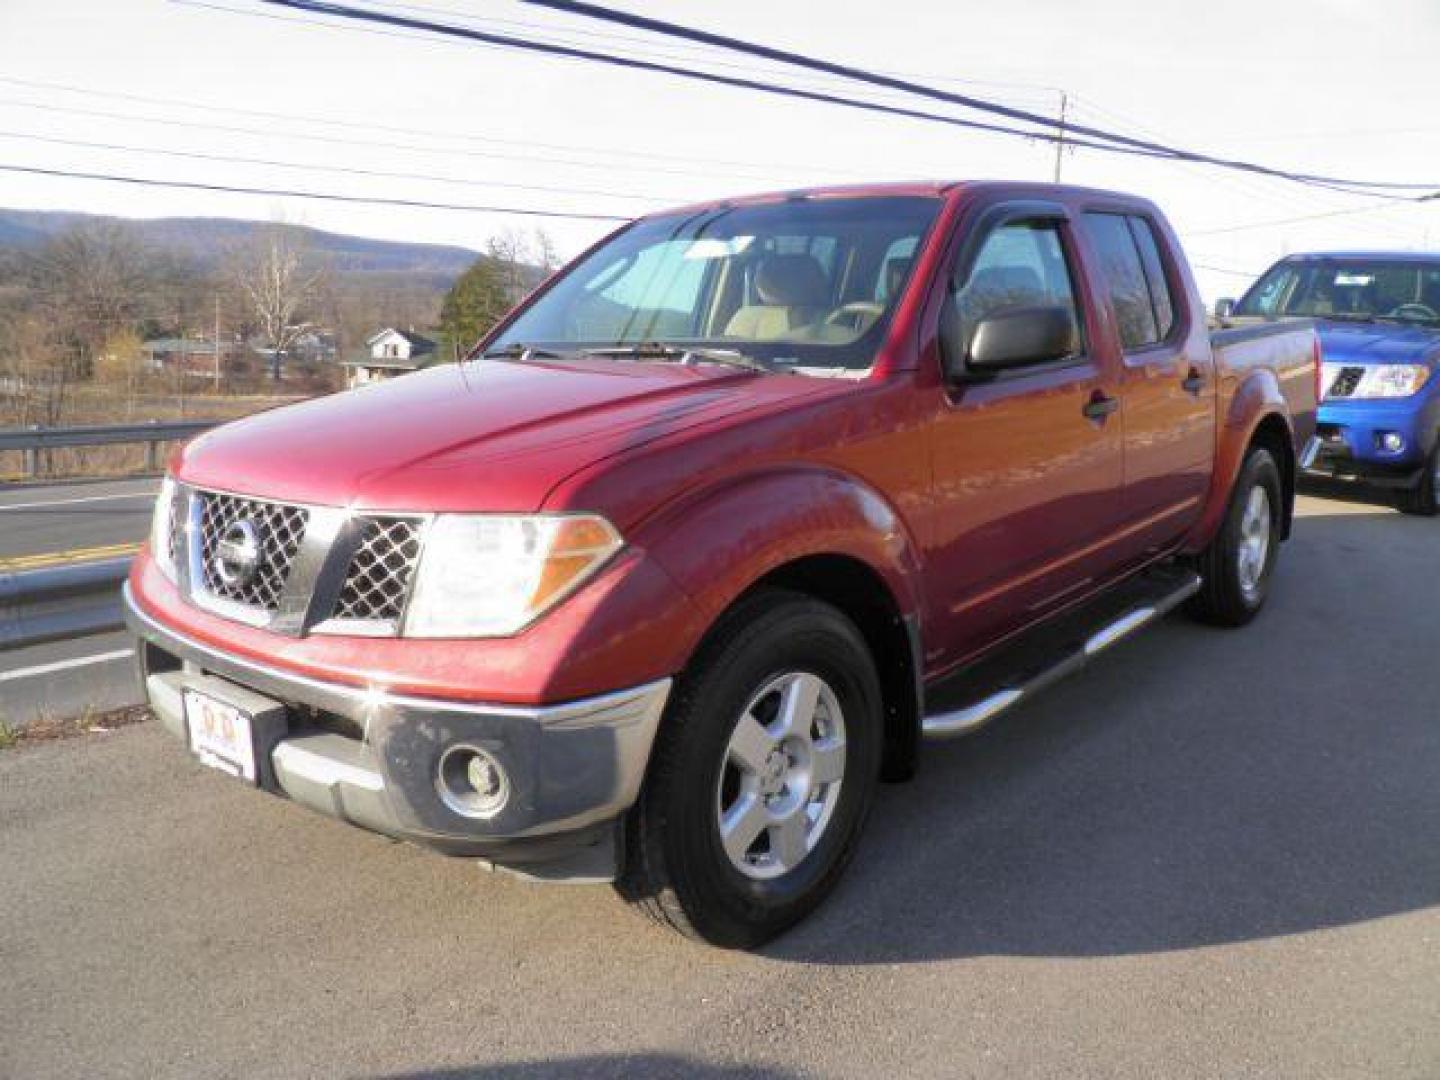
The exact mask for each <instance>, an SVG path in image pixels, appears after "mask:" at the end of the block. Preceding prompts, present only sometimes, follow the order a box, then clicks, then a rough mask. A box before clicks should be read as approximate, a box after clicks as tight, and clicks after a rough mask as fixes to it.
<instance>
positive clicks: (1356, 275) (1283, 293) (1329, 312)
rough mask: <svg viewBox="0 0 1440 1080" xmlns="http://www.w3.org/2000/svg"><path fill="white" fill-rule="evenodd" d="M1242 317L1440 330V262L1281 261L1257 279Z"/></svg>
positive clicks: (1242, 307) (1240, 311) (1243, 305)
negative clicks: (1392, 324) (1304, 317)
mask: <svg viewBox="0 0 1440 1080" xmlns="http://www.w3.org/2000/svg"><path fill="white" fill-rule="evenodd" d="M1235 313H1236V314H1237V315H1259V316H1264V317H1266V318H1274V317H1276V316H1279V315H1309V316H1313V317H1315V318H1319V319H1339V320H1357V321H1363V322H1369V321H1372V320H1375V319H1386V320H1394V321H1397V322H1409V323H1416V324H1419V325H1422V326H1432V327H1440V259H1436V260H1434V261H1433V262H1429V261H1420V260H1414V261H1408V262H1400V261H1387V260H1384V259H1346V258H1334V259H1305V260H1297V261H1295V262H1282V263H1280V264H1279V265H1278V266H1275V267H1272V268H1271V269H1270V271H1269V272H1268V273H1267V274H1266V275H1265V276H1264V277H1262V278H1261V279H1260V280H1259V281H1257V282H1256V283H1255V284H1254V285H1253V286H1252V287H1251V289H1250V291H1249V292H1247V293H1246V294H1245V298H1244V299H1243V300H1241V301H1240V305H1239V307H1237V308H1236V309H1235Z"/></svg>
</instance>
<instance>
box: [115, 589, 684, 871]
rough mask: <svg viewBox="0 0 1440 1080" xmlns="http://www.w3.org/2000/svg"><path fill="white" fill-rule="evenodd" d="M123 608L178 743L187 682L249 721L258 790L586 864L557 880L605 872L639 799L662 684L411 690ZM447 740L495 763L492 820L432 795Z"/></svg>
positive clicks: (356, 816)
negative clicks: (505, 791) (349, 676)
mask: <svg viewBox="0 0 1440 1080" xmlns="http://www.w3.org/2000/svg"><path fill="white" fill-rule="evenodd" d="M124 608H125V619H126V623H127V624H128V626H129V627H130V629H131V631H132V632H133V633H134V634H135V635H136V636H137V638H139V648H138V649H137V657H138V658H139V664H140V668H141V671H140V674H141V677H142V680H143V684H144V686H145V687H146V693H147V695H148V697H149V699H150V705H151V707H152V709H153V710H154V711H155V713H156V715H157V716H158V717H159V719H160V721H161V722H162V723H163V724H164V726H165V727H166V728H167V729H169V730H170V731H171V732H172V733H173V734H175V735H176V736H177V737H179V738H182V739H186V738H187V737H188V736H187V732H186V725H185V717H184V713H183V705H182V693H183V690H184V689H185V688H186V687H190V688H193V689H197V690H201V691H202V692H208V693H211V694H212V695H218V696H220V697H222V698H225V697H227V696H228V698H229V699H231V700H232V702H233V703H234V704H236V705H237V706H239V707H242V708H244V709H245V710H246V711H247V712H250V713H251V714H252V715H255V714H258V715H259V721H258V722H257V723H256V725H255V727H256V732H257V734H256V741H257V758H258V759H259V763H260V768H259V773H260V777H259V783H260V785H261V786H262V787H264V788H266V789H268V790H270V791H273V792H275V793H277V794H284V795H287V796H289V797H290V798H292V799H294V800H295V801H297V802H300V803H303V804H305V805H306V806H309V807H311V808H312V809H315V810H318V811H320V812H321V813H324V814H328V815H330V816H332V817H337V818H340V819H342V820H345V821H348V822H350V823H351V824H354V825H358V826H360V827H362V828H365V829H370V830H372V831H374V832H379V833H383V834H385V835H387V836H393V837H396V838H398V839H403V840H409V841H413V842H416V843H419V844H423V845H426V846H428V847H432V848H435V849H437V850H440V851H443V852H446V853H448V854H454V855H466V856H473V857H478V858H483V859H487V860H490V861H492V862H495V863H497V864H501V865H506V866H525V865H530V864H539V863H551V862H554V861H556V860H559V861H560V862H577V861H578V864H579V865H583V866H584V867H586V869H585V870H583V871H577V872H576V873H575V874H570V873H563V874H561V875H559V876H583V877H586V878H603V877H605V876H607V871H606V867H608V868H609V869H608V873H609V874H613V863H614V858H615V854H616V843H617V840H616V832H617V822H618V819H619V817H620V816H621V815H622V814H623V813H624V811H625V810H626V809H628V808H629V807H630V806H631V805H632V804H633V803H634V802H635V799H636V798H637V797H638V795H639V791H640V784H641V781H642V780H643V778H644V774H645V767H646V764H647V762H648V760H649V756H650V748H651V745H652V743H653V742H654V738H655V732H656V730H657V728H658V726H659V722H660V716H661V713H662V712H663V711H664V707H665V702H666V699H667V697H668V695H669V690H670V680H669V679H662V680H659V681H657V682H652V683H648V684H646V685H644V686H639V687H634V688H632V689H628V690H622V691H619V692H617V693H613V694H606V695H603V696H600V697H594V698H588V699H585V700H582V701H573V702H569V703H566V704H562V705H548V706H511V705H486V704H475V703H469V702H465V703H461V702H454V701H445V700H438V699H431V698H418V697H407V696H401V695H394V694H390V693H387V692H385V691H384V690H382V689H379V688H375V689H368V690H367V689H360V688H356V687H350V686H343V685H340V684H336V683H330V682H323V681H320V680H316V679H310V678H307V677H304V676H299V675H296V674H293V673H290V672H286V671H283V670H281V669H278V668H274V667H270V666H266V665H263V664H260V663H257V662H255V661H252V660H248V659H242V658H240V657H237V656H232V655H229V654H227V653H225V652H223V651H221V650H219V649H216V648H212V647H211V646H208V645H203V644H201V643H199V642H197V641H195V640H193V639H191V638H189V637H187V636H185V635H184V634H181V633H179V632H177V631H175V630H172V629H170V628H168V627H166V626H165V625H164V624H163V623H161V622H159V621H158V620H156V619H154V618H153V617H151V616H150V615H148V614H147V613H146V612H145V611H143V610H142V609H141V608H140V607H139V606H138V604H137V603H136V602H135V599H134V597H133V596H132V595H131V592H130V588H129V586H128V585H127V586H126V589H125V596H124ZM456 744H463V745H468V746H475V747H480V748H483V749H484V750H485V751H487V752H488V753H489V754H491V755H492V756H493V757H494V758H495V759H496V760H497V761H498V762H499V763H500V764H501V766H502V767H503V768H504V770H505V773H506V775H507V777H508V780H509V787H510V793H509V798H508V799H507V800H506V802H505V804H504V805H503V806H502V807H501V808H500V809H499V810H498V811H496V812H495V813H494V814H493V815H492V816H490V817H485V818H481V817H476V816H470V815H466V814H462V813H459V812H457V811H456V810H455V809H453V808H452V806H451V805H450V804H449V803H448V802H447V800H446V799H444V798H442V796H441V791H440V787H439V782H438V767H439V762H440V758H441V756H442V755H443V754H444V752H445V751H446V750H447V749H448V748H450V747H451V746H453V745H456ZM537 874H538V875H539V876H550V875H549V874H548V873H546V871H544V870H539V871H537Z"/></svg>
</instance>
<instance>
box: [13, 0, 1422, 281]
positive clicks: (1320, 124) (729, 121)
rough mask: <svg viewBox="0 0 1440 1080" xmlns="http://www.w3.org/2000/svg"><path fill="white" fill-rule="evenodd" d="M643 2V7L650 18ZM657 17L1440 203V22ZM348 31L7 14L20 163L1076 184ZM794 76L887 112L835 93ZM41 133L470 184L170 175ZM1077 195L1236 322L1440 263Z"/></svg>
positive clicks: (688, 98) (214, 18)
mask: <svg viewBox="0 0 1440 1080" xmlns="http://www.w3.org/2000/svg"><path fill="white" fill-rule="evenodd" d="M616 2H617V4H619V3H620V2H621V0H616ZM202 5H209V6H202ZM422 5H423V6H422ZM370 6H373V7H385V8H388V9H390V10H395V11H402V10H403V11H405V12H407V13H411V14H416V15H419V16H421V17H427V16H428V17H432V18H436V19H441V20H444V19H447V18H448V19H450V20H451V21H456V20H460V19H465V20H469V21H470V22H471V23H472V24H473V25H477V26H483V27H484V28H486V29H490V30H493V31H496V32H512V33H520V34H527V33H531V34H533V33H544V34H547V35H550V36H551V37H565V38H568V39H570V40H574V41H577V42H583V43H586V44H589V45H591V46H592V47H596V48H605V49H614V50H623V51H636V50H637V49H643V50H644V51H646V52H648V53H651V54H656V53H663V54H667V56H668V58H669V59H672V60H677V59H678V60H681V61H682V62H683V61H686V60H690V61H697V62H698V61H699V60H700V59H702V58H706V59H708V60H709V61H710V62H711V64H712V65H718V64H727V65H735V67H731V68H719V70H726V71H732V72H735V73H742V72H741V71H740V70H739V69H744V71H743V73H745V74H752V75H753V74H755V73H757V72H759V73H760V74H761V75H762V76H764V75H765V74H767V73H769V72H772V71H774V70H775V69H773V68H769V67H768V66H767V65H762V64H759V63H758V62H756V61H752V60H749V59H746V58H744V57H740V56H735V55H731V54H716V53H713V52H709V51H707V50H700V49H697V48H696V47H693V46H687V45H685V44H683V43H675V42H668V43H667V42H660V41H657V40H650V41H646V42H644V44H643V45H638V44H636V42H637V41H638V40H639V39H640V38H641V37H642V36H641V35H639V34H637V33H636V32H634V31H628V30H625V29H623V28H619V27H614V26H607V25H604V24H599V23H593V22H589V21H584V20H576V19H570V18H565V17H561V16H556V15H551V14H550V13H548V12H546V11H543V10H541V9H538V8H533V7H529V6H526V5H524V4H522V3H517V2H504V0H408V6H407V2H401V0H395V2H389V0H370ZM627 6H628V7H629V8H630V9H631V10H641V9H642V5H641V4H639V3H638V2H637V0H628V4H627ZM222 9H228V10H222ZM646 9H647V10H648V11H649V12H651V13H658V14H661V15H662V17H665V18H669V19H672V20H674V21H678V22H682V23H686V24H690V25H696V26H703V27H707V28H713V29H716V30H720V31H724V32H730V33H733V34H735V35H737V36H740V37H747V38H751V39H756V40H760V41H764V42H767V43H770V44H773V45H777V46H780V47H790V48H794V49H796V50H800V51H807V52H810V53H812V54H815V55H819V56H824V57H827V58H832V59H838V60H842V61H846V62H851V63H854V64H857V65H860V66H866V67H870V68H874V69H878V70H886V71H891V72H900V73H905V74H909V75H912V76H919V77H921V78H922V79H923V80H924V81H930V82H933V83H936V84H941V85H944V86H946V87H948V88H953V89H960V90H966V91H969V92H972V93H976V94H984V95H987V96H990V97H993V98H996V99H999V100H1003V101H1005V102H1007V103H1009V104H1015V105H1020V106H1024V107H1028V108H1032V109H1034V110H1036V111H1046V112H1051V113H1053V112H1054V111H1055V110H1056V108H1057V106H1058V95H1057V91H1056V90H1055V89H1051V88H1064V89H1065V90H1066V91H1068V92H1069V93H1070V94H1071V95H1072V98H1073V100H1074V102H1075V104H1076V107H1077V109H1078V113H1077V114H1076V115H1077V119H1079V120H1080V121H1082V122H1089V123H1092V124H1095V125H1097V126H1108V127H1111V128H1114V129H1119V130H1123V131H1126V132H1127V133H1130V134H1146V135H1151V136H1158V137H1162V138H1163V139H1166V140H1169V141H1171V142H1174V143H1179V144H1183V145H1185V146H1188V147H1192V148H1197V149H1202V150H1205V151H1207V152H1211V153H1219V154H1227V155H1232V156H1243V157H1246V158H1249V159H1251V160H1258V161H1263V162H1265V163H1267V164H1273V165H1278V166H1281V167H1285V168H1290V169H1296V170H1301V171H1307V172H1315V173H1330V174H1336V175H1342V176H1353V177H1361V178H1367V179H1395V180H1405V181H1416V182H1430V181H1435V182H1437V183H1440V115H1437V113H1440V2H1437V0H1245V2H1235V0H1209V2H1206V3H1203V4H1197V3H1193V2H1188V0H1068V2H1067V0H1008V2H1006V3H994V2H991V0H948V2H920V0H888V2H885V3H866V4H857V3H851V2H835V0H829V2H823V0H805V2H796V0H792V2H790V3H778V2H776V0H727V2H726V3H724V4H716V3H702V2H700V0H668V2H667V3H666V4H665V5H663V8H662V7H660V6H659V5H654V6H647V7H646ZM342 25H343V24H337V23H333V22H330V23H326V22H324V21H323V20H319V19H317V18H313V17H310V16H305V15H299V14H297V13H291V12H286V11H284V10H283V9H278V8H270V7H266V6H264V5H261V4H259V3H257V2H256V0H195V2H186V0H88V2H86V0H0V43H3V56H4V64H3V67H0V163H9V164H15V165H32V166H41V167H47V168H59V169H78V170H86V171H92V172H113V173H127V174H132V175H139V176H147V177H156V178H170V179H185V180H193V181H199V182H218V183H229V184H239V185H249V186H260V187H286V188H302V189H310V190H317V191H334V192H342V193H346V194H366V195H379V196H386V197H396V198H411V199H422V200H430V201H438V202H459V203H481V204H486V205H497V204H498V205H506V206H519V207H532V208H536V209H543V210H560V211H566V210H568V211H578V212H592V213H614V214H626V215H629V214H636V213H640V212H643V211H645V210H650V209H659V208H662V207H664V206H667V205H670V204H674V203H679V202H685V201H691V200H695V199H700V198H708V197H711V196H716V195H723V194H733V193H737V192H743V191H752V190H768V189H772V188H777V187H790V186H799V185H803V184H810V183H827V182H848V181H855V180H863V179H900V178H916V177H923V178H942V177H943V178H964V177H1003V178H1025V179H1049V178H1050V176H1051V173H1052V170H1053V161H1054V154H1053V151H1052V150H1050V149H1049V148H1045V147H1041V146H1038V145H1033V144H1030V143H1026V142H1021V141H1019V140H1016V139H1013V138H1005V137H999V136H991V135H982V134H977V133H969V132H964V131H960V130H957V129H954V128H948V127H944V126H940V125H933V124H926V123H922V122H919V121H910V120H903V119H896V118H884V117H878V116H874V115H867V114H864V113H859V112H854V111H851V110H846V109H840V108H836V107H833V106H826V105H820V104H813V103H806V102H798V101H785V100H781V99H777V98H772V97H768V96H765V95H759V94H755V93H752V92H748V91H743V90H737V89H729V88H722V87H715V86H703V85H699V84H693V83H687V82H683V81H680V80H675V79H672V78H669V77H665V76H660V75H651V74H644V73H638V72H623V71H618V70H613V69H608V68H604V67H597V66H595V65H592V64H583V63H577V62H573V61H566V60H556V59H546V58H540V57H536V56H532V55H526V54H520V53H514V52H509V51H504V50H498V49H493V48H488V47H480V46H475V45H467V44H461V43H451V42H444V41H439V40H436V39H433V38H424V37H410V36H405V35H404V34H397V33H396V32H390V31H386V32H380V33H376V32H365V31H358V30H354V29H343V28H341V26H342ZM791 80H792V81H794V82H797V83H799V82H804V83H808V84H811V85H817V84H819V83H820V82H826V83H829V84H831V85H830V88H831V89H836V90H839V91H840V92H842V93H850V94H852V95H858V96H873V95H875V94H878V93H880V91H876V90H872V89H868V88H866V87H864V86H861V85H854V86H850V85H845V84H835V83H834V80H826V79H823V78H822V77H820V76H816V75H813V74H807V73H796V74H794V75H793V76H791ZM966 80H980V82H979V83H973V82H967V81H966ZM38 84H46V85H38ZM58 87H69V88H73V89H69V90H66V89H59V88H58ZM75 90H84V91H88V93H77V92H75ZM123 95H130V96H129V97H125V96H123ZM137 96H139V97H145V98H153V99H156V101H155V102H149V101H141V100H137V99H136V98H137ZM915 103H916V104H919V105H920V107H922V108H931V107H932V106H927V105H925V104H923V102H919V101H917V102H915ZM27 105H28V106H30V107H27ZM37 105H38V106H43V108H35V107H33V106H37ZM942 108H943V107H942ZM62 110H68V111H62ZM222 110H232V111H228V112H227V111H222ZM233 110H251V111H252V114H250V115H246V114H245V113H242V112H235V111H233ZM256 112H258V113H269V114H274V115H271V116H263V115H260V116H257V115H253V113H256ZM97 113H104V114H110V115H96V114H97ZM122 114H123V116H124V117H127V118H128V119H122V118H119V117H120V116H121V115H122ZM138 117H149V118H151V119H152V121H153V120H155V119H160V120H165V121H171V123H154V122H150V123H147V122H144V121H143V120H140V119H136V118H138ZM174 121H183V122H185V124H188V125H193V126H180V125H177V124H175V123H173V122H174ZM222 129H230V130H222ZM234 129H243V130H234ZM37 136H43V137H45V138H48V139H68V140H78V141H84V142H91V143H110V144H117V145H120V144H123V145H125V146H130V147H149V148H158V149H164V150H168V151H172V152H175V151H180V152H185V153H196V154H207V155H223V156H230V157H236V156H239V157H250V158H263V159H267V160H269V161H275V162H284V163H290V164H297V165H307V166H312V167H314V166H325V167H326V168H331V169H335V168H341V169H371V170H381V171H385V172H392V173H404V174H412V175H413V174H421V173H423V174H428V175H430V176H440V177H446V178H449V179H451V180H453V181H456V182H439V181H436V180H422V179H393V178H383V177H367V176H356V175H348V174H340V173H334V172H324V171H316V170H314V169H313V168H312V169H295V168H281V167H277V166H273V165H245V164H233V163H224V162H216V161H206V160H194V159H184V158H177V157H164V156H157V155H153V154H141V153H134V152H130V151H126V150H115V149H100V148H95V147H77V146H66V145H60V144H57V143H53V142H50V143H47V142H41V141H37V140H36V138H35V137H37ZM302 136H306V137H304V138H302ZM379 143H389V144H401V145H390V146H381V145H375V144H379ZM542 144H543V145H542ZM1064 175H1065V179H1066V180H1067V181H1073V182H1077V183H1085V184H1091V185H1095V186H1101V187H1114V188H1120V189H1124V190H1129V191H1134V192H1137V193H1141V194H1144V195H1147V196H1150V197H1151V198H1154V199H1155V200H1156V201H1158V202H1159V203H1160V204H1161V205H1162V206H1163V207H1164V208H1165V209H1166V210H1167V212H1168V213H1169V215H1170V217H1171V218H1172V220H1173V221H1174V222H1175V224H1176V226H1177V227H1178V228H1179V230H1180V232H1181V235H1182V237H1183V238H1184V239H1185V240H1186V242H1187V245H1188V248H1189V251H1190V254H1191V258H1192V261H1193V262H1194V263H1196V264H1197V266H1198V269H1197V274H1198V275H1199V277H1200V280H1201V287H1202V290H1203V291H1204V292H1205V293H1206V295H1207V296H1208V297H1211V298H1213V297H1215V296H1219V295H1232V294H1235V293H1237V292H1238V291H1240V290H1241V289H1242V288H1243V287H1244V285H1245V284H1247V280H1246V276H1245V274H1244V273H1241V274H1239V275H1236V274H1233V273H1222V272H1219V270H1216V269H1205V268H1206V267H1214V268H1221V269H1224V270H1230V271H1242V272H1255V271H1259V270H1262V269H1264V267H1265V266H1267V265H1268V264H1269V263H1270V262H1271V261H1272V260H1273V259H1275V258H1277V257H1278V256H1280V255H1282V254H1285V253H1286V252H1290V251H1297V250H1306V249H1316V248H1334V247H1341V248H1344V247H1351V248H1354V247H1382V248H1426V247H1429V248H1440V202H1437V203H1430V204H1428V205H1424V206H1417V205H1409V206H1404V205H1398V204H1397V205H1393V206H1386V207H1384V208H1382V209H1379V210H1368V211H1366V212H1362V213H1354V214H1345V215H1343V216H1334V217H1329V218H1319V219H1317V220H1313V221H1308V222H1303V223H1294V224H1286V225H1277V226H1269V227H1262V228H1247V229H1244V230H1243V231H1234V232H1216V231H1215V230H1225V229H1232V228H1234V227H1236V226H1249V225H1252V224H1254V223H1265V222H1273V221H1275V220H1277V219H1285V218H1292V217H1297V216H1301V215H1310V214H1324V213H1327V212H1331V211H1338V210H1345V211H1349V210H1355V209H1359V208H1362V207H1366V206H1368V205H1371V204H1373V203H1375V202H1376V200H1371V199H1367V198H1362V197H1355V196H1347V195H1340V194H1335V193H1331V192H1325V191H1319V190H1316V189H1313V188H1305V187H1300V186H1298V185H1295V184H1290V183H1285V182H1279V181H1270V180H1260V179H1255V178H1249V177H1238V176H1235V175H1234V174H1227V173H1224V172H1221V171H1219V170H1215V169H1208V168H1203V167H1195V166H1180V165H1175V164H1169V163H1155V162H1142V161H1136V160H1134V159H1129V158H1124V157H1116V156H1111V155H1104V154H1098V153H1095V152H1091V151H1084V150H1081V151H1078V152H1075V153H1073V154H1071V155H1069V156H1067V157H1066V159H1065V162H1064ZM507 185H508V186H507ZM535 187H541V188H560V189H567V190H568V191H569V192H571V193H564V192H557V191H540V190H533V188H535ZM577 189H588V191H590V192H593V193H589V194H585V193H579V191H578V190H577ZM621 196H630V197H621ZM0 206H9V207H22V208H34V209H69V210H85V211H91V212H96V213H109V214H121V215H127V216H135V217H158V216H169V215H209V216H223V217H245V218H268V217H276V216H284V217H285V218H287V219H289V220H293V221H301V222H303V223H305V224H309V225H314V226H317V227H320V228H326V229H333V230H337V231H342V232H352V233H357V234H361V235H368V236H376V237H384V238H390V239H404V240H421V241H431V242H442V243H456V244H461V245H465V246H469V247H475V248H479V247H481V246H482V245H483V243H484V241H485V238H486V237H487V236H488V235H490V234H491V233H492V232H495V231H498V230H501V229H504V228H506V227H519V228H531V227H533V226H534V225H536V224H544V225H545V226H546V228H547V229H549V231H550V232H551V234H552V236H554V237H555V239H556V241H557V243H558V245H559V247H560V249H561V252H562V253H563V254H566V255H569V254H572V253H574V252H575V251H576V250H577V249H578V248H579V247H581V246H582V245H584V244H585V243H587V242H588V241H590V240H591V239H593V238H595V237H596V236H598V235H599V234H600V233H601V232H603V231H605V229H606V228H607V227H606V226H604V225H600V224H596V223H577V222H567V221H562V220H553V221H543V220H540V219H529V218H515V217H503V216H496V215H491V214H476V213H461V212H450V211H434V210H418V209H415V210H406V209H398V208H392V207H383V208H381V207H368V206H354V205H339V204H326V203H320V202H314V201H308V200H293V199H291V200H282V199H275V198H271V197H260V196H249V195H228V194H215V193H204V192H187V191H178V190H164V189H143V188H136V187H131V186H126V185H117V184H109V183H101V182H96V181H89V180H75V179H57V178H37V177H26V176H21V175H18V174H5V173H0Z"/></svg>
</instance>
